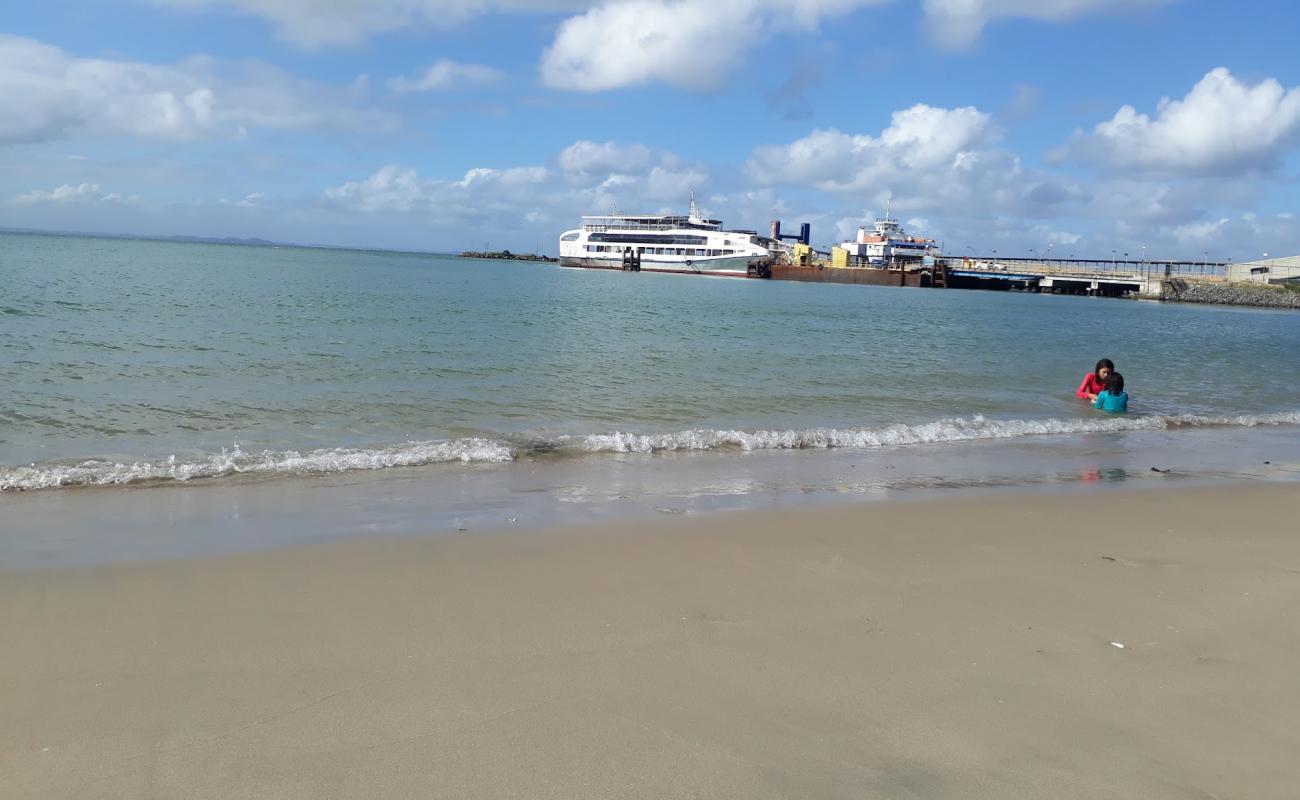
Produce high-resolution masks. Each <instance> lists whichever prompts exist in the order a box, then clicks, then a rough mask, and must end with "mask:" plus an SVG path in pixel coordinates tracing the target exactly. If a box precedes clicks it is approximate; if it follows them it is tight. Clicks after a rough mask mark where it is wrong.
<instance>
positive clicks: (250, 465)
mask: <svg viewBox="0 0 1300 800" xmlns="http://www.w3.org/2000/svg"><path fill="white" fill-rule="evenodd" d="M514 458H515V451H514V449H513V448H511V447H510V446H509V445H508V444H506V443H504V442H498V441H493V440H491V439H456V440H453V441H430V442H407V443H405V444H401V445H394V446H390V447H380V448H374V449H365V448H348V447H337V448H326V449H321V450H311V451H309V452H306V453H300V452H297V451H295V450H286V451H271V450H264V451H262V452H261V453H245V452H243V451H242V450H241V449H240V448H239V447H238V446H236V447H234V448H233V449H230V450H227V449H225V448H222V450H221V452H220V453H214V454H211V455H207V456H201V457H198V458H195V459H192V460H185V459H178V458H177V457H176V456H170V457H168V458H166V459H160V460H157V461H135V462H131V463H123V462H112V461H101V460H91V461H82V462H79V463H57V462H45V463H41V464H32V465H30V466H26V467H0V491H5V490H11V489H49V488H54V487H57V486H112V485H121V484H128V483H139V482H142V481H188V480H193V479H195V478H220V477H224V476H227V475H243V474H279V475H309V474H315V473H326V472H351V471H354V470H374V469H385V468H388V467H418V466H424V465H426V464H442V463H449V462H456V461H462V462H466V463H469V462H503V461H512V460H514Z"/></svg>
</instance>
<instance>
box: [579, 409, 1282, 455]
mask: <svg viewBox="0 0 1300 800" xmlns="http://www.w3.org/2000/svg"><path fill="white" fill-rule="evenodd" d="M1281 424H1300V412H1285V413H1279V414H1264V415H1242V416H1234V417H1209V416H1198V415H1191V414H1184V415H1177V416H1163V417H1162V416H1124V417H1107V418H1101V419H1068V420H1060V419H1045V420H987V419H985V418H983V417H979V416H977V417H974V418H973V419H960V418H955V419H942V420H939V421H937V422H928V423H923V424H920V425H887V426H884V427H880V428H810V429H806V430H777V431H771V430H759V431H741V430H690V431H680V432H677V433H660V434H638V433H609V434H596V435H591V436H574V437H566V438H565V439H564V440H562V442H561V446H565V447H571V448H575V449H578V450H582V451H585V452H589V453H661V452H672V451H690V450H722V449H729V448H734V449H739V450H800V449H814V448H832V447H861V448H867V447H895V446H901V445H916V444H939V443H944V442H967V441H977V440H981V439H1013V438H1017V437H1021V436H1052V435H1061V434H1077V433H1108V432H1119V431H1143V430H1166V429H1169V428H1181V427H1229V426H1231V427H1254V426H1258V425H1281Z"/></svg>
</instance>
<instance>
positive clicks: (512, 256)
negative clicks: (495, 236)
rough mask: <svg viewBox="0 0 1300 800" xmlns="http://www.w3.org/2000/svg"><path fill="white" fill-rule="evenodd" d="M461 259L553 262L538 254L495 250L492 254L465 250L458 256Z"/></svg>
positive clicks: (547, 257)
mask: <svg viewBox="0 0 1300 800" xmlns="http://www.w3.org/2000/svg"><path fill="white" fill-rule="evenodd" d="M460 257H461V258H491V259H494V260H496V261H555V259H554V258H551V257H550V256H544V255H540V254H538V253H512V252H510V251H509V250H496V251H492V252H487V251H478V250H466V251H465V252H463V253H461V254H460Z"/></svg>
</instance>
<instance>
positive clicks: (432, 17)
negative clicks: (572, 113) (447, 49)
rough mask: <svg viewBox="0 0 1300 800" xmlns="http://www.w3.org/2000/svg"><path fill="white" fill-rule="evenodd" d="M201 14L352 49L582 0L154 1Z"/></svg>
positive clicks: (309, 44)
mask: <svg viewBox="0 0 1300 800" xmlns="http://www.w3.org/2000/svg"><path fill="white" fill-rule="evenodd" d="M153 2H154V4H155V5H159V6H166V7H170V8H175V9H180V10H189V11H199V10H209V9H224V10H229V11H234V12H236V13H239V14H247V15H251V16H256V17H260V18H262V19H265V20H267V21H269V22H271V23H272V24H273V25H274V26H275V29H276V33H277V35H279V37H280V38H281V39H283V40H285V41H287V42H289V43H291V44H294V45H298V46H300V47H305V48H317V47H326V46H331V45H355V44H359V43H361V42H363V41H365V40H366V39H367V38H369V37H370V36H373V35H375V34H379V33H387V32H390V31H398V30H404V29H410V28H447V27H450V26H454V25H457V24H460V23H461V22H463V21H465V20H466V19H468V18H470V17H472V16H475V15H478V14H483V13H491V12H553V11H575V10H581V9H584V8H587V7H588V6H591V5H593V3H592V2H583V0H153Z"/></svg>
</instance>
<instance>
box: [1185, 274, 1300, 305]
mask: <svg viewBox="0 0 1300 800" xmlns="http://www.w3.org/2000/svg"><path fill="white" fill-rule="evenodd" d="M1160 299H1161V300H1164V301H1166V302H1172V303H1212V304H1215V305H1223V306H1255V307H1258V308H1295V309H1300V291H1296V290H1294V289H1290V288H1286V287H1282V286H1242V285H1240V284H1238V285H1235V286H1231V285H1224V286H1215V285H1207V284H1192V283H1188V282H1187V281H1183V280H1171V281H1165V283H1164V285H1163V287H1162V289H1161V293H1160Z"/></svg>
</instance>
